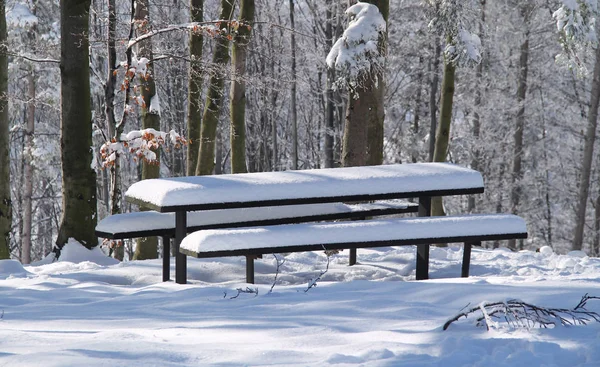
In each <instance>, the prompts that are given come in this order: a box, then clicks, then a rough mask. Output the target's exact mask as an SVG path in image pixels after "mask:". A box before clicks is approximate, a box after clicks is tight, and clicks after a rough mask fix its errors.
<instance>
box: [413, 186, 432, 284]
mask: <svg viewBox="0 0 600 367" xmlns="http://www.w3.org/2000/svg"><path fill="white" fill-rule="evenodd" d="M429 216H431V197H428V196H424V197H420V198H419V217H429ZM416 266H417V280H425V279H429V245H417V265H416Z"/></svg>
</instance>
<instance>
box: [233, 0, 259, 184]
mask: <svg viewBox="0 0 600 367" xmlns="http://www.w3.org/2000/svg"><path fill="white" fill-rule="evenodd" d="M254 10H255V7H254V0H242V1H241V5H240V22H241V24H240V26H239V28H238V30H237V33H236V35H235V37H234V42H233V45H232V51H231V64H232V67H233V78H232V81H231V90H230V99H229V103H230V107H229V113H230V118H231V129H230V144H231V173H245V172H247V171H248V169H247V167H246V82H245V80H244V78H245V77H246V75H245V74H246V53H247V48H248V43H249V42H250V34H251V29H252V24H253V22H254Z"/></svg>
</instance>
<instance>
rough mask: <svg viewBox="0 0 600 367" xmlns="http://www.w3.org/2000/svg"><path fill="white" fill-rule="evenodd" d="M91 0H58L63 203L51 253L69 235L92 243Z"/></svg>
mask: <svg viewBox="0 0 600 367" xmlns="http://www.w3.org/2000/svg"><path fill="white" fill-rule="evenodd" d="M89 10H90V0H61V1H60V11H61V27H60V30H61V42H60V45H61V54H60V71H61V129H60V130H61V134H60V147H61V149H60V150H61V162H62V202H63V203H62V206H63V213H62V217H61V222H60V229H59V232H58V238H57V240H56V248H55V252H56V254H57V255H59V254H60V250H61V249H62V247H63V246H64V245H65V244H66V243H67V241H68V240H69V238H73V239H75V240H77V241H78V242H80V243H81V244H83V245H84V246H85V247H87V248H93V247H95V246H97V244H98V239H97V238H96V235H95V233H94V230H95V227H96V221H97V213H96V212H97V209H96V172H95V171H94V170H93V169H92V168H91V163H92V159H93V156H92V151H91V150H90V147H91V146H92V112H91V101H90V69H89V59H90V58H89V39H88V28H89Z"/></svg>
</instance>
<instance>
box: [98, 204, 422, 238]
mask: <svg viewBox="0 0 600 367" xmlns="http://www.w3.org/2000/svg"><path fill="white" fill-rule="evenodd" d="M415 205H416V204H413V203H409V202H407V201H403V200H387V201H378V202H375V203H366V204H343V203H328V204H305V205H290V206H279V207H258V208H244V209H221V210H210V211H200V212H189V213H188V214H187V225H188V227H195V226H198V227H199V226H204V225H216V224H225V223H231V224H234V223H240V222H247V221H250V220H253V221H260V220H269V219H280V218H281V219H284V218H294V217H308V216H316V215H328V214H342V213H352V212H364V211H369V210H386V209H406V208H408V207H409V206H415ZM168 229H173V230H174V229H175V213H159V212H156V211H153V210H151V211H145V212H133V213H125V214H115V215H111V216H108V217H106V218H104V219H102V220H101V221H100V222H99V223H98V224H97V226H96V231H97V232H98V233H103V234H112V235H114V234H117V233H133V232H143V231H152V230H168Z"/></svg>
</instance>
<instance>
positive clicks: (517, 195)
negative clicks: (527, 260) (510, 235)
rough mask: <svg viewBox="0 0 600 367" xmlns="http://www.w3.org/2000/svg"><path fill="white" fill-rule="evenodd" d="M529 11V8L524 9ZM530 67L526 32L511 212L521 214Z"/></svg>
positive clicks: (511, 245) (521, 58)
mask: <svg viewBox="0 0 600 367" xmlns="http://www.w3.org/2000/svg"><path fill="white" fill-rule="evenodd" d="M524 9H527V7H524ZM526 11H527V10H524V11H523V14H524V15H525V22H526V23H527V22H528V20H527V19H528V16H527V15H526V14H527V13H526ZM528 66H529V30H526V31H525V41H523V43H522V44H521V54H520V56H519V81H518V87H517V105H518V106H519V110H518V111H517V116H516V127H515V133H514V144H515V145H514V151H513V167H512V190H511V195H510V197H511V212H512V213H513V214H518V213H519V204H520V201H521V180H522V179H523V168H522V166H523V130H524V129H525V97H526V96H527V72H528V69H529V68H528ZM508 247H509V248H511V249H513V250H516V249H517V241H516V240H509V241H508Z"/></svg>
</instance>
